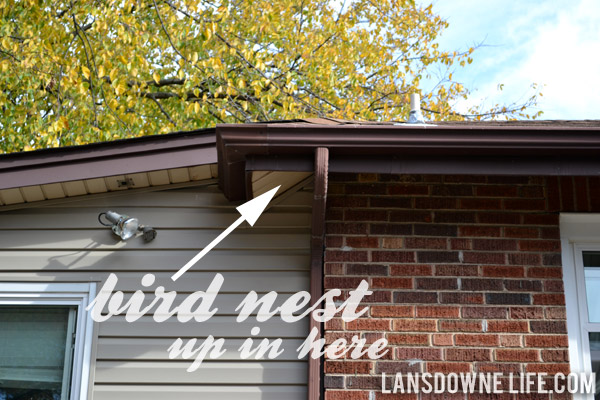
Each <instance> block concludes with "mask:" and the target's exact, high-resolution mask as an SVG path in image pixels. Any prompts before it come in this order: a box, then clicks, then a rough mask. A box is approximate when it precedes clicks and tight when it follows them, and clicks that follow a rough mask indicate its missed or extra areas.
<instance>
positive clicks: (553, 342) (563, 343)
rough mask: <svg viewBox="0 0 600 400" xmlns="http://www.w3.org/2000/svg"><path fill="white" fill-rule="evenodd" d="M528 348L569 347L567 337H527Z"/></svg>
mask: <svg viewBox="0 0 600 400" xmlns="http://www.w3.org/2000/svg"><path fill="white" fill-rule="evenodd" d="M524 337H525V346H526V347H568V346H569V338H568V337H567V335H526V336H524Z"/></svg>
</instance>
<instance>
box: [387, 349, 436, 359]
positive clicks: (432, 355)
mask: <svg viewBox="0 0 600 400" xmlns="http://www.w3.org/2000/svg"><path fill="white" fill-rule="evenodd" d="M396 359H398V360H415V359H416V360H432V361H441V360H443V357H442V349H436V348H431V347H399V348H397V349H396Z"/></svg>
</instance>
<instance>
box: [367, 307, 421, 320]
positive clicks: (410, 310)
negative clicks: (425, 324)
mask: <svg viewBox="0 0 600 400" xmlns="http://www.w3.org/2000/svg"><path fill="white" fill-rule="evenodd" d="M414 315H415V311H414V307H413V306H371V316H373V317H393V318H402V317H414Z"/></svg>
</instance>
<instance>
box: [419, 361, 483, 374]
mask: <svg viewBox="0 0 600 400" xmlns="http://www.w3.org/2000/svg"><path fill="white" fill-rule="evenodd" d="M471 365H472V364H471V363H464V362H428V363H427V364H426V365H425V368H426V370H427V372H429V373H431V374H435V373H436V372H439V373H441V374H445V375H447V374H450V373H452V372H454V373H456V374H460V373H461V372H462V373H465V374H466V373H470V372H471Z"/></svg>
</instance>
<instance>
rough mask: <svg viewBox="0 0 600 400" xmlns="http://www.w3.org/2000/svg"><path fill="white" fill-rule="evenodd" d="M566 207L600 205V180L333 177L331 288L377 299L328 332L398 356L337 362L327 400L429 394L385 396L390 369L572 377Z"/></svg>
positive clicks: (331, 364)
mask: <svg viewBox="0 0 600 400" xmlns="http://www.w3.org/2000/svg"><path fill="white" fill-rule="evenodd" d="M560 210H563V211H593V210H600V181H599V180H598V178H579V177H573V178H572V177H566V178H554V177H497V176H489V177H485V176H414V175H410V176H407V175H376V174H361V175H355V174H332V175H331V176H330V185H329V195H328V201H327V221H326V252H325V289H326V290H327V289H332V288H340V289H347V290H349V289H351V288H355V287H356V286H357V285H358V284H359V282H360V281H361V280H362V279H367V280H368V282H369V286H370V288H371V290H373V294H372V295H371V296H369V297H368V298H367V299H366V301H365V303H364V304H365V305H368V306H369V312H368V314H367V315H365V317H364V318H361V319H359V320H356V321H353V322H350V323H346V324H344V323H343V322H342V321H341V320H339V319H334V320H332V321H330V322H329V323H327V324H326V327H325V336H326V339H327V341H328V342H332V341H333V340H335V339H336V338H339V337H346V338H348V339H350V338H351V337H352V336H353V335H354V334H357V333H359V334H360V335H361V336H362V337H365V338H367V339H368V340H369V341H374V340H376V339H378V338H381V337H383V336H385V337H386V338H387V339H388V341H389V348H390V351H389V352H388V354H387V355H386V356H385V357H384V358H383V359H380V360H376V361H371V360H369V359H363V360H328V361H326V362H325V365H324V368H325V387H326V395H325V399H326V400H350V399H365V400H367V399H369V400H374V399H377V400H380V399H387V398H393V399H417V398H418V397H417V396H415V395H404V396H400V395H384V394H382V393H380V388H381V375H380V374H381V372H386V373H388V374H394V373H396V372H409V371H411V372H431V373H433V372H442V373H446V374H447V373H450V372H457V373H458V372H502V373H509V372H514V373H521V372H547V373H556V372H563V373H568V372H569V364H568V352H567V335H566V321H565V307H564V301H565V300H564V293H563V282H562V273H561V266H560V264H561V256H560V241H559V228H558V211H560ZM421 396H423V397H422V399H426V398H427V399H428V398H431V397H427V396H425V395H421ZM509 396H510V395H509ZM509 396H508V397H506V398H512V397H509ZM512 396H514V395H512ZM518 396H519V397H518V398H525V397H524V395H518ZM438 397H439V395H438ZM448 398H452V399H455V398H456V399H463V398H465V397H464V395H462V394H461V395H458V396H452V397H448ZM468 398H472V399H476V398H490V397H489V395H483V396H482V395H479V396H477V395H470V397H468ZM499 398H502V397H499ZM536 398H549V397H536ZM555 398H558V397H555ZM561 398H567V397H565V396H563V397H561Z"/></svg>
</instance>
